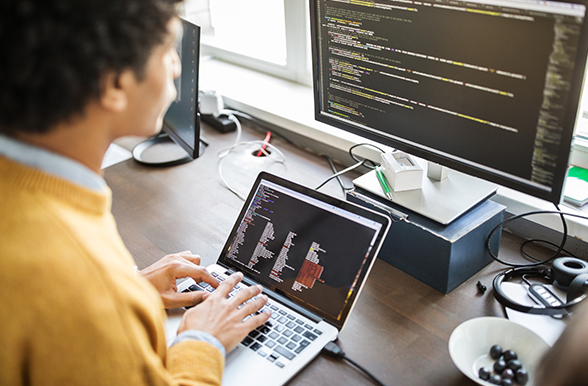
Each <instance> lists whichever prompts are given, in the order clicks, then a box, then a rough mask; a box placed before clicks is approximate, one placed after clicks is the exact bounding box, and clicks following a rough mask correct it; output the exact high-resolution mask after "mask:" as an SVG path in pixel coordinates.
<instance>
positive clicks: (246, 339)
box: [241, 336, 253, 346]
mask: <svg viewBox="0 0 588 386" xmlns="http://www.w3.org/2000/svg"><path fill="white" fill-rule="evenodd" d="M241 343H242V344H243V345H244V346H249V345H250V344H251V343H253V339H251V338H250V337H248V336H246V337H245V339H243V340H242V341H241Z"/></svg>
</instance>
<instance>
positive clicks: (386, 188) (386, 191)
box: [374, 166, 392, 200]
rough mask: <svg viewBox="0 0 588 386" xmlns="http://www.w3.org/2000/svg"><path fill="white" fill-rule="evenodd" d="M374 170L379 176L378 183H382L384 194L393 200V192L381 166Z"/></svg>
mask: <svg viewBox="0 0 588 386" xmlns="http://www.w3.org/2000/svg"><path fill="white" fill-rule="evenodd" d="M374 169H375V170H376V176H378V181H379V182H380V186H381V187H382V190H383V191H384V194H386V197H388V199H389V200H391V199H392V190H390V186H389V185H388V181H386V176H384V173H382V170H381V167H380V166H376V167H375V168H374Z"/></svg>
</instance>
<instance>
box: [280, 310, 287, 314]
mask: <svg viewBox="0 0 588 386" xmlns="http://www.w3.org/2000/svg"><path fill="white" fill-rule="evenodd" d="M278 312H279V313H280V314H282V315H286V314H288V313H287V312H286V311H284V310H279V311H278Z"/></svg>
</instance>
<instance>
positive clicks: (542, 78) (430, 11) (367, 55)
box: [310, 0, 588, 203]
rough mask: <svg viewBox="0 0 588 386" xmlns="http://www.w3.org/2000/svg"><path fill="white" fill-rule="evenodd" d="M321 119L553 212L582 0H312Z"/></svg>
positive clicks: (575, 80) (574, 95) (570, 123)
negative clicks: (546, 204)
mask: <svg viewBox="0 0 588 386" xmlns="http://www.w3.org/2000/svg"><path fill="white" fill-rule="evenodd" d="M310 5H311V6H310V8H311V32H312V34H311V37H312V44H313V47H312V48H313V66H314V92H315V116H316V119H317V120H319V121H321V122H325V123H327V124H330V125H333V126H335V127H338V128H341V129H344V130H347V131H350V132H352V133H355V134H359V135H361V136H363V137H366V138H369V139H371V140H375V141H377V142H380V143H383V144H386V145H389V146H391V147H393V148H395V149H399V150H402V151H405V152H407V153H410V154H412V155H414V156H417V157H421V158H424V159H426V160H429V161H433V162H436V163H439V164H442V165H445V166H448V167H450V168H452V169H455V170H458V171H461V172H463V173H467V174H468V175H472V176H476V177H479V178H482V179H484V180H485V181H492V182H493V183H497V184H499V185H503V186H506V187H509V188H513V189H516V190H518V191H521V192H524V193H528V194H530V195H533V196H536V197H539V198H542V199H545V200H548V201H550V202H553V203H559V202H560V200H561V195H562V189H563V184H564V179H565V176H566V172H567V168H568V159H569V152H570V147H571V141H572V135H573V130H574V125H575V121H576V116H577V110H578V105H579V100H580V96H581V90H582V83H583V79H584V69H585V65H586V55H587V52H588V51H587V46H588V40H587V30H586V7H587V6H586V1H585V0H579V1H576V0H569V1H538V0H468V1H461V0H424V1H411V0H361V1H360V0H357V1H354V0H310Z"/></svg>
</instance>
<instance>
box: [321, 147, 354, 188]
mask: <svg viewBox="0 0 588 386" xmlns="http://www.w3.org/2000/svg"><path fill="white" fill-rule="evenodd" d="M323 157H324V158H326V159H327V161H328V162H329V166H330V167H331V170H332V171H333V173H335V174H337V173H339V171H338V170H337V168H336V167H335V164H334V163H333V160H332V159H331V157H329V156H328V155H323ZM337 181H338V182H339V186H340V187H341V190H343V194H345V193H346V192H347V191H348V190H352V189H353V187H351V188H348V187H346V186H345V184H344V183H343V180H342V179H341V176H340V175H337Z"/></svg>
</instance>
